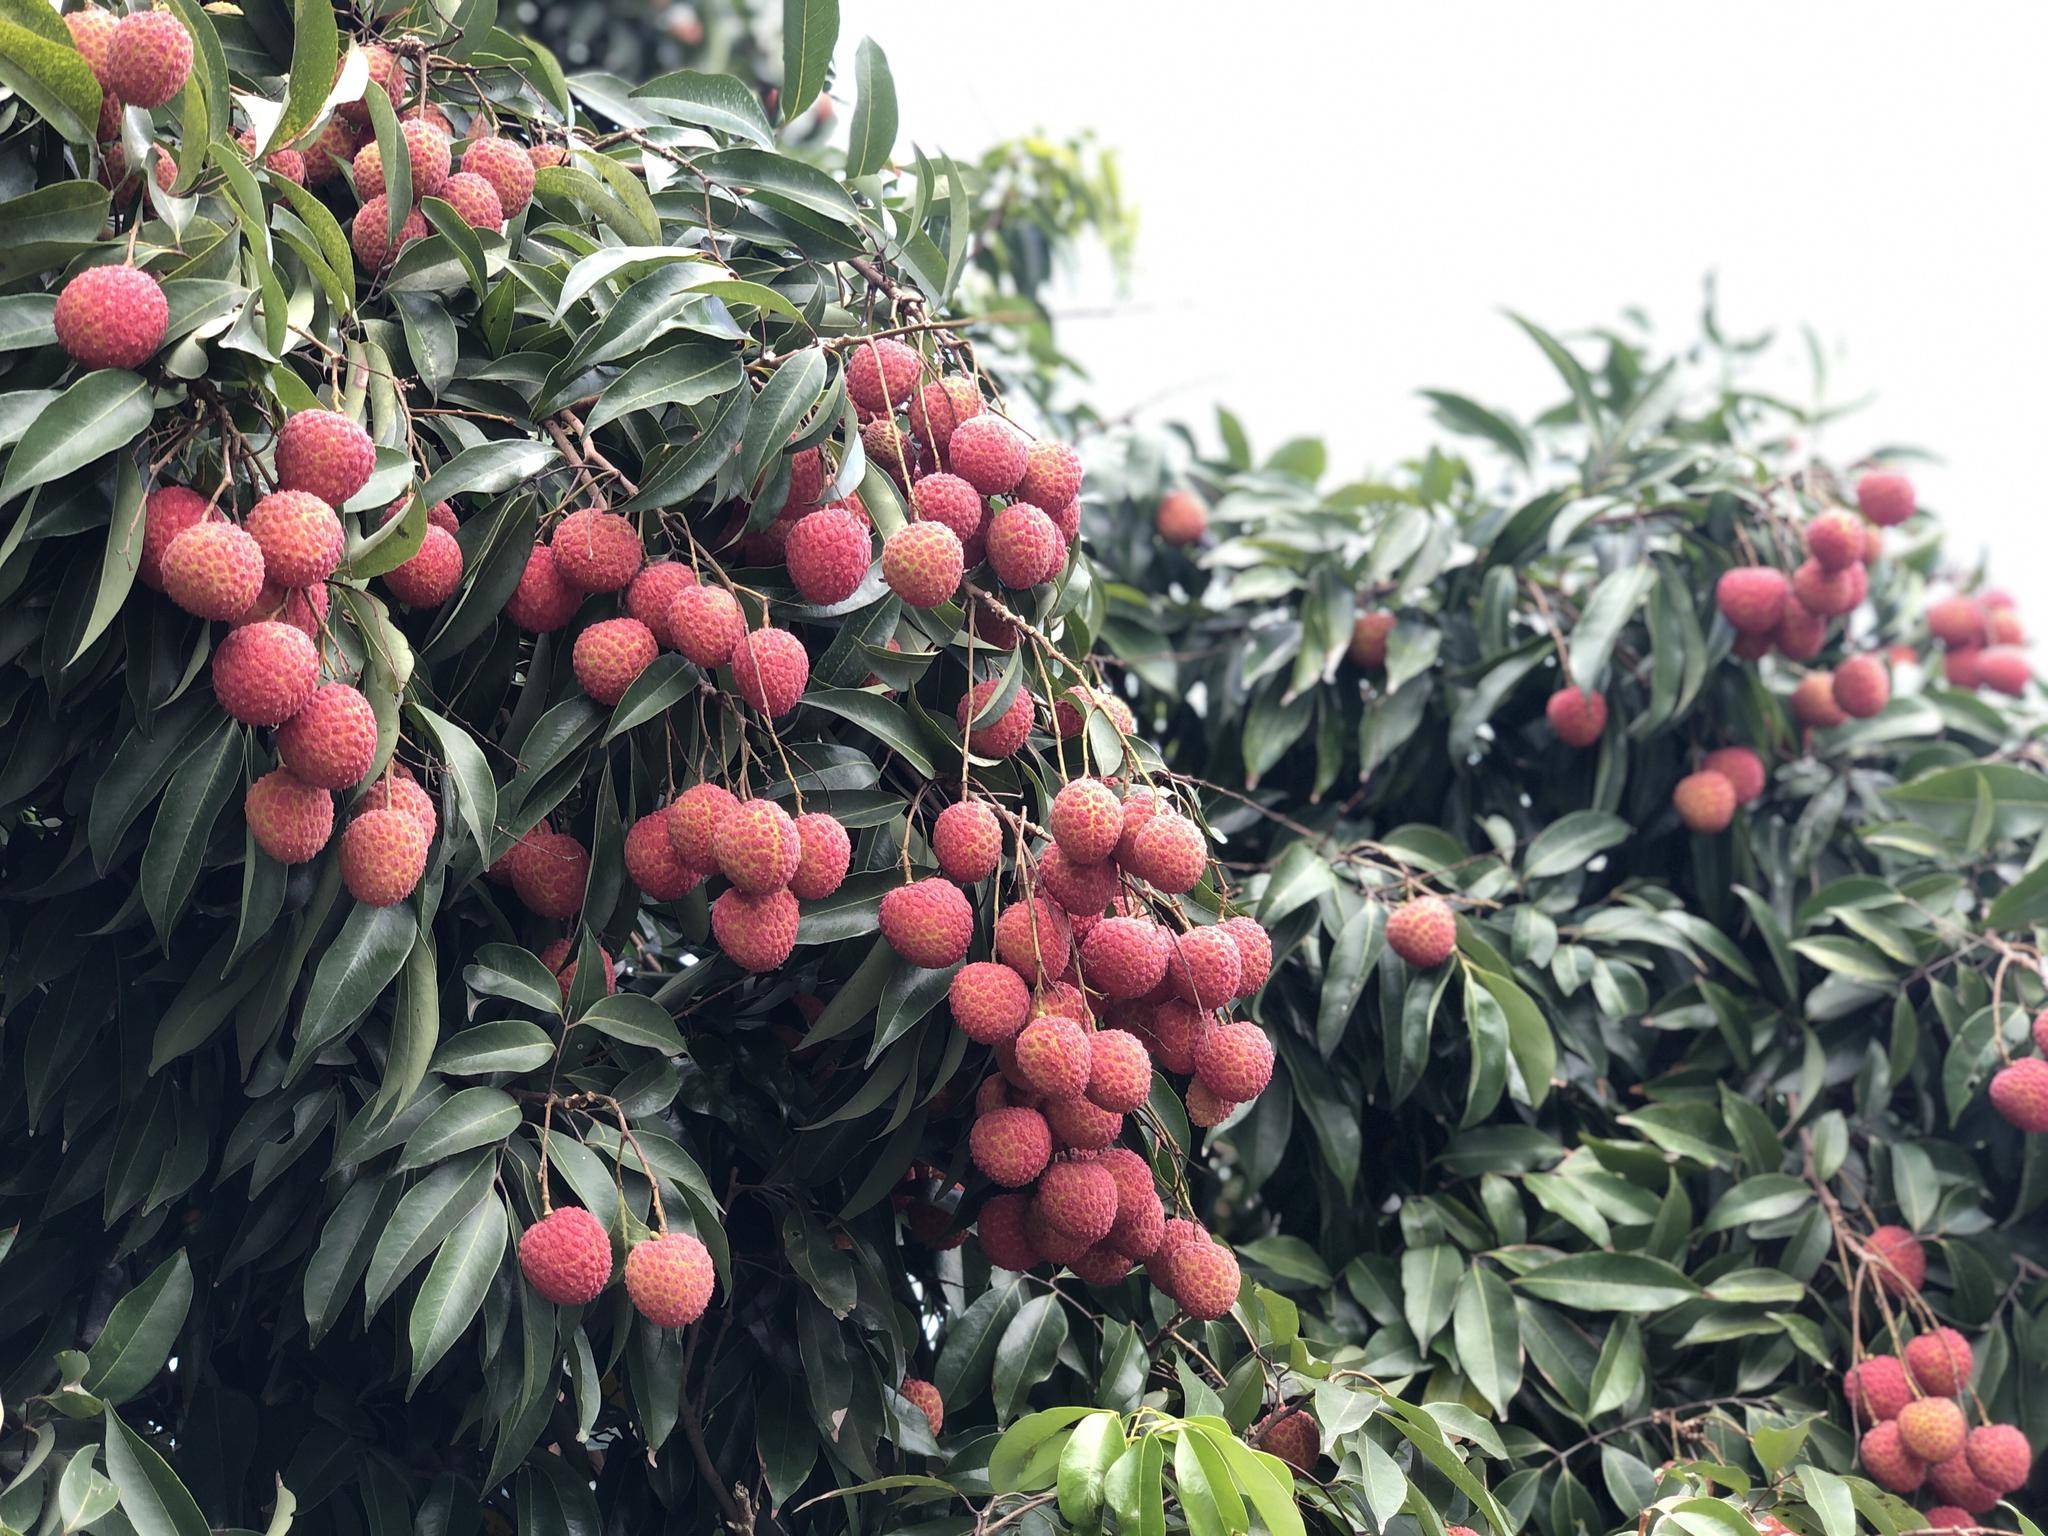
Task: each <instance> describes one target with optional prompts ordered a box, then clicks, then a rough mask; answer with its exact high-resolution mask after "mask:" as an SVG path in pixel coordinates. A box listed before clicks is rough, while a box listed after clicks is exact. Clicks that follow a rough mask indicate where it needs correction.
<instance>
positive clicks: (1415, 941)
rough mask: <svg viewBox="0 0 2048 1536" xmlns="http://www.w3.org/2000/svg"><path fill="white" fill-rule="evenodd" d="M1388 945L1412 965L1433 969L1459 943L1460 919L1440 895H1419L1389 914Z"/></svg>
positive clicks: (1448, 957)
mask: <svg viewBox="0 0 2048 1536" xmlns="http://www.w3.org/2000/svg"><path fill="white" fill-rule="evenodd" d="M1387 947H1388V948H1389V949H1391V950H1393V952H1394V953H1395V954H1397V955H1399V956H1400V957H1401V958H1402V959H1403V960H1405V961H1407V962H1408V963H1409V964H1410V965H1413V966H1419V967H1420V968H1422V969H1423V970H1433V969H1435V968H1436V967H1437V966H1439V965H1442V964H1443V963H1444V962H1445V961H1446V960H1448V959H1450V958H1451V951H1452V950H1454V949H1456V948H1457V947H1458V920H1457V918H1456V916H1455V915H1453V913H1452V912H1451V907H1450V903H1449V902H1447V901H1445V900H1444V899H1443V898H1442V897H1441V896H1416V897H1413V898H1411V899H1410V900H1408V901H1404V902H1402V903H1401V905H1400V906H1399V907H1397V908H1395V909H1394V911H1393V913H1392V914H1391V915H1390V916H1389V917H1388V918H1387Z"/></svg>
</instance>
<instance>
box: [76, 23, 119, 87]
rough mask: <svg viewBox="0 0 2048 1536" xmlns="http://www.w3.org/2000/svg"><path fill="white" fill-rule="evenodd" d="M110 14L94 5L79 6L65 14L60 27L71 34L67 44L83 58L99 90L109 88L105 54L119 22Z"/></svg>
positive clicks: (109, 81) (109, 77)
mask: <svg viewBox="0 0 2048 1536" xmlns="http://www.w3.org/2000/svg"><path fill="white" fill-rule="evenodd" d="M119 20H120V18H119V17H117V16H116V15H115V14H114V13H113V12H112V11H103V10H101V9H100V8H99V7H98V6H96V5H87V6H82V7H81V8H79V9H78V10H75V11H71V12H69V13H67V14H66V15H65V17H64V25H65V26H66V27H68V28H69V29H70V31H71V45H72V47H74V48H76V49H77V50H78V53H79V57H81V58H83V59H84V60H85V63H86V67H87V68H88V69H90V70H91V71H92V77H93V79H95V80H97V81H98V82H99V83H100V89H101V90H102V91H105V90H108V89H110V88H111V85H112V78H111V76H110V75H109V74H108V72H107V54H108V51H109V49H110V47H111V45H112V44H113V41H114V28H115V25H116V24H117V23H118V22H119Z"/></svg>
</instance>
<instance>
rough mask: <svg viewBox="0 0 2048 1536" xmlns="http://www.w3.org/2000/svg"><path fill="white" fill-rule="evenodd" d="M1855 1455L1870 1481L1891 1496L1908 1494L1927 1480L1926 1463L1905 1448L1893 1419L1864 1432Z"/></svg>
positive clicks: (1896, 1422) (1896, 1423) (1895, 1421)
mask: <svg viewBox="0 0 2048 1536" xmlns="http://www.w3.org/2000/svg"><path fill="white" fill-rule="evenodd" d="M1857 1452H1858V1454H1859V1455H1860V1456H1861V1458H1862V1460H1863V1466H1864V1470H1865V1471H1867V1472H1869V1474H1870V1476H1871V1479H1872V1481H1874V1482H1876V1483H1877V1484H1878V1486H1879V1487H1882V1488H1889V1489H1890V1490H1891V1491H1892V1492H1893V1493H1911V1492H1913V1491H1914V1490H1915V1489H1916V1488H1918V1487H1919V1486H1920V1485H1921V1484H1922V1483H1923V1482H1925V1481H1926V1480H1927V1464H1926V1463H1925V1462H1923V1461H1921V1460H1920V1459H1919V1458H1918V1457H1917V1456H1915V1455H1913V1453H1912V1452H1910V1451H1908V1450H1907V1449H1906V1447H1905V1444H1904V1443H1903V1441H1901V1439H1900V1438H1899V1426H1898V1421H1897V1420H1895V1419H1894V1420H1887V1421H1886V1422H1885V1423H1883V1424H1878V1425H1875V1426H1874V1427H1872V1428H1870V1429H1868V1430H1865V1431H1864V1434H1863V1439H1862V1442H1861V1443H1860V1444H1859V1445H1858V1447H1857Z"/></svg>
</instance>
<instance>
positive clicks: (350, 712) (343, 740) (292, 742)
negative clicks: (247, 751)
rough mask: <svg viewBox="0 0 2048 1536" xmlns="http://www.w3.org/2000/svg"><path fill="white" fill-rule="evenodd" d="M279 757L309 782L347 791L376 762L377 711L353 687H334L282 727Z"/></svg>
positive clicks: (320, 693)
mask: <svg viewBox="0 0 2048 1536" xmlns="http://www.w3.org/2000/svg"><path fill="white" fill-rule="evenodd" d="M277 755H278V757H279V758H281V759H282V760H283V762H284V765H285V767H287V768H289V769H291V771H292V772H293V773H295V774H297V775H298V776H299V777H300V778H302V779H304V780H305V781H306V782H307V783H308V784H317V785H319V786H320V788H322V789H347V788H349V787H350V786H352V785H354V784H357V783H359V782H360V781H361V780H362V778H363V776H364V775H365V774H367V773H368V772H369V771H370V765H371V763H373V762H374V761H375V760H376V756H377V712H376V711H375V710H373V709H372V708H370V701H369V700H368V699H366V698H364V697H363V696H362V695H361V694H360V693H358V692H357V691H356V690H355V689H354V688H352V687H350V686H349V685H348V684H347V683H329V684H327V685H326V686H325V687H323V688H320V689H318V690H317V691H316V692H315V693H314V694H313V696H312V698H310V699H308V700H307V701H306V703H305V706H304V707H303V708H302V709H300V710H299V711H298V713H297V714H295V715H293V716H292V717H291V719H289V720H287V721H285V723H284V724H283V725H281V726H279V727H278V729H277Z"/></svg>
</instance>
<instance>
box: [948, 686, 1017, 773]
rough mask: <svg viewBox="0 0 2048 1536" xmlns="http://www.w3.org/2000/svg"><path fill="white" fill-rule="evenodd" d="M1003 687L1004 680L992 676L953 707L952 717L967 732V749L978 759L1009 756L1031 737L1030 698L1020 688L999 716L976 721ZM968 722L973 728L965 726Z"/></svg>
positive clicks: (964, 695)
mask: <svg viewBox="0 0 2048 1536" xmlns="http://www.w3.org/2000/svg"><path fill="white" fill-rule="evenodd" d="M1002 686H1003V680H1002V679H1001V678H999V677H991V678H989V679H988V680H987V681H985V682H980V683H976V684H975V685H974V687H973V689H972V690H971V691H969V692H968V693H965V694H963V695H962V696H961V698H960V702H959V703H958V704H957V705H955V706H954V709H953V718H954V720H955V721H956V722H958V724H959V726H960V729H961V730H962V731H963V732H965V733H966V736H967V750H968V751H970V752H972V753H974V754H975V755H976V756H977V757H991V758H1003V757H1009V756H1010V755H1011V754H1013V753H1014V752H1016V750H1017V749H1018V748H1019V747H1021V746H1023V745H1024V742H1025V740H1026V739H1027V738H1028V737H1029V736H1030V734H1031V718H1032V707H1031V695H1030V694H1029V693H1027V692H1025V690H1024V689H1022V688H1019V689H1018V690H1017V692H1016V693H1015V694H1014V695H1013V696H1012V697H1011V699H1010V703H1009V706H1008V707H1007V708H1006V709H1004V710H1002V711H1001V712H1000V713H998V714H995V715H992V716H989V717H987V718H976V717H978V716H980V714H981V711H982V710H983V709H984V708H985V707H987V705H988V703H989V702H990V701H991V700H992V699H994V698H995V696H996V694H997V693H998V692H1000V691H1001V689H1002ZM970 711H971V712H972V713H970ZM970 719H972V720H974V723H973V724H972V725H969V724H968V721H969V720H970Z"/></svg>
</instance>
